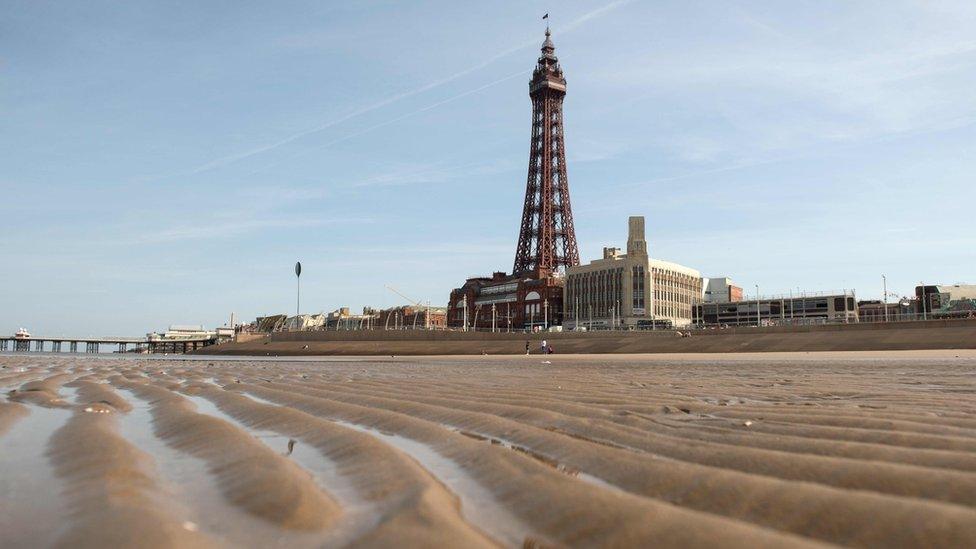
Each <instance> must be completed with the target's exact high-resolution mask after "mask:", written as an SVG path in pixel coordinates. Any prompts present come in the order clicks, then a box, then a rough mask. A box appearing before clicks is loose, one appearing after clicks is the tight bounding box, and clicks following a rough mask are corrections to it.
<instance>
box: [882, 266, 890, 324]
mask: <svg viewBox="0 0 976 549" xmlns="http://www.w3.org/2000/svg"><path fill="white" fill-rule="evenodd" d="M881 291H882V293H884V298H882V300H881V301H882V307H884V321H885V322H888V277H886V276H885V275H881Z"/></svg>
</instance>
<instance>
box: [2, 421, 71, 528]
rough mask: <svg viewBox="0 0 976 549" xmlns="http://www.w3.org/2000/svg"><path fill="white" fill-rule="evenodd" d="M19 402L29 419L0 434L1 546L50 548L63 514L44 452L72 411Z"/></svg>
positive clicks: (61, 525) (56, 485) (57, 487)
mask: <svg viewBox="0 0 976 549" xmlns="http://www.w3.org/2000/svg"><path fill="white" fill-rule="evenodd" d="M23 404H24V406H26V407H27V408H28V409H29V411H30V415H28V416H26V417H23V418H21V419H20V420H18V421H17V423H15V424H14V425H13V427H11V429H10V430H9V431H7V433H6V434H4V435H0V546H2V547H49V546H51V545H53V544H54V542H55V541H56V540H57V539H58V536H59V535H60V533H61V529H62V527H63V525H64V520H63V519H64V518H65V517H66V516H67V515H66V512H65V508H64V505H63V503H62V501H61V483H60V482H59V481H58V480H57V478H55V477H54V470H53V469H52V467H51V465H50V464H49V463H48V459H47V457H46V455H45V453H46V452H47V442H48V439H50V438H51V434H52V433H54V431H56V430H58V429H60V428H61V426H62V425H64V424H65V422H66V421H68V419H69V418H70V417H71V411H70V410H67V409H62V408H43V407H40V406H34V405H31V404H26V403H23Z"/></svg>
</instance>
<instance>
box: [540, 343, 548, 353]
mask: <svg viewBox="0 0 976 549" xmlns="http://www.w3.org/2000/svg"><path fill="white" fill-rule="evenodd" d="M548 347H549V346H548V345H546V340H544V339H543V340H542V347H541V348H540V349H539V352H540V353H542V354H546V349H547V348H548Z"/></svg>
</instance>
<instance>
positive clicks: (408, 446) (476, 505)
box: [332, 419, 534, 547]
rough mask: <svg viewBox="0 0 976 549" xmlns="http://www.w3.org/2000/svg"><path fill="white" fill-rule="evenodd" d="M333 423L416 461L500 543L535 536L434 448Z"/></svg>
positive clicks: (516, 542) (463, 512)
mask: <svg viewBox="0 0 976 549" xmlns="http://www.w3.org/2000/svg"><path fill="white" fill-rule="evenodd" d="M332 421H334V422H335V423H337V424H339V425H342V426H343V427H348V428H350V429H355V430H356V431H359V432H362V433H366V434H368V435H371V436H374V437H376V438H378V439H380V440H382V441H383V442H385V443H387V444H389V445H390V446H393V447H394V448H396V449H397V450H400V451H401V452H403V453H405V454H407V455H408V456H410V457H411V458H413V459H414V460H415V461H417V462H418V463H419V464H420V466H421V467H423V468H424V469H426V470H427V471H428V472H430V474H431V475H433V476H434V478H436V479H437V480H439V481H440V482H441V483H442V484H444V485H445V486H447V488H448V489H449V490H451V492H453V493H454V494H455V495H457V496H458V498H460V500H461V515H462V516H463V517H464V519H465V520H466V521H468V523H470V524H471V525H472V526H474V527H476V528H478V529H480V530H481V531H483V532H484V533H486V534H487V535H489V536H491V537H492V538H493V539H495V540H496V541H499V542H501V543H503V544H504V545H507V546H511V547H520V546H522V544H523V542H524V540H525V539H526V538H528V537H530V536H534V533H533V532H532V530H531V529H530V528H529V527H528V525H526V524H525V523H523V522H522V520H521V519H519V517H518V516H516V515H515V514H513V513H512V512H511V511H509V510H508V509H507V508H505V507H504V506H503V505H502V504H501V503H499V502H498V500H497V499H495V496H494V495H492V493H491V492H490V491H489V490H488V489H486V488H484V487H483V486H482V485H481V484H479V483H478V481H476V480H475V479H474V478H472V477H471V476H470V475H468V474H467V473H466V472H465V471H464V469H463V468H462V467H461V466H460V465H458V464H457V463H455V462H454V461H452V460H450V459H448V458H445V457H444V456H442V455H440V454H438V453H437V451H436V450H434V449H433V448H431V447H430V446H428V445H426V444H424V443H422V442H418V441H416V440H413V439H410V438H406V437H402V436H400V435H395V434H391V433H384V432H383V431H380V430H378V429H374V428H372V427H367V426H364V425H359V424H356V423H350V422H348V421H342V420H336V419H333V420H332Z"/></svg>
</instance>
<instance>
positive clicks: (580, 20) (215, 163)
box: [166, 0, 632, 177]
mask: <svg viewBox="0 0 976 549" xmlns="http://www.w3.org/2000/svg"><path fill="white" fill-rule="evenodd" d="M631 1H632V0H616V1H614V2H610V3H609V4H606V5H604V6H601V7H599V8H596V9H594V10H591V11H589V12H586V13H584V14H583V15H580V16H579V17H577V18H575V19H573V20H572V21H570V22H569V23H567V24H566V25H564V26H562V27H559V28H557V30H558V31H559V32H563V33H565V32H571V31H573V30H575V29H577V28H579V27H580V26H582V25H584V24H586V23H587V22H589V21H590V20H592V19H595V18H597V17H599V16H601V15H604V14H606V13H608V12H610V11H612V10H614V9H617V8H619V7H621V6H624V5H626V4H629V3H630V2H631ZM538 42H539V40H538V39H537V38H533V39H532V40H526V41H524V42H522V43H520V44H517V45H515V46H512V47H509V48H507V49H505V50H502V51H500V52H498V53H496V54H494V55H492V56H490V57H488V58H487V59H485V60H483V61H481V62H480V63H476V64H474V65H471V66H469V67H468V68H466V69H464V70H462V71H458V72H456V73H454V74H452V75H450V76H446V77H444V78H440V79H438V80H434V81H433V82H429V83H427V84H424V85H423V86H420V87H418V88H414V89H412V90H407V91H404V92H400V93H397V94H394V95H391V96H390V97H387V98H385V99H382V100H380V101H376V102H374V103H371V104H369V105H366V106H363V107H360V108H358V109H355V110H353V111H351V112H349V113H346V114H345V115H342V116H340V117H338V118H336V119H333V120H330V121H328V122H325V123H323V124H319V125H317V126H313V127H311V128H308V129H306V130H303V131H300V132H297V133H293V134H291V135H289V136H286V137H284V138H281V139H278V140H277V141H273V142H271V143H268V144H266V145H262V146H260V147H255V148H252V149H249V150H246V151H242V152H239V153H235V154H232V155H227V156H223V157H220V158H216V159H214V160H211V161H209V162H206V163H204V164H201V165H199V166H196V167H194V168H191V169H189V170H187V171H185V172H182V173H179V174H172V175H170V176H166V177H175V176H177V175H193V174H198V173H201V172H206V171H209V170H213V169H215V168H219V167H222V166H226V165H229V164H233V163H235V162H238V161H241V160H244V159H245V158H250V157H252V156H256V155H259V154H263V153H266V152H269V151H272V150H275V149H278V148H280V147H283V146H285V145H288V144H289V143H293V142H295V141H298V140H299V139H302V138H304V137H307V136H310V135H313V134H316V133H319V132H322V131H324V130H326V129H329V128H332V127H334V126H337V125H339V124H342V123H343V122H346V121H349V120H351V119H353V118H356V117H359V116H362V115H364V114H366V113H369V112H372V111H375V110H377V109H380V108H383V107H386V106H388V105H391V104H393V103H396V102H398V101H401V100H403V99H406V98H408V97H413V96H415V95H419V94H422V93H424V92H427V91H430V90H432V89H434V88H438V87H440V86H443V85H445V84H448V83H450V82H453V81H455V80H457V79H459V78H462V77H464V76H467V75H469V74H472V73H474V72H476V71H479V70H481V69H483V68H485V67H487V66H488V65H491V64H492V63H494V62H495V61H497V60H499V59H501V58H503V57H506V56H508V55H511V54H513V53H515V52H517V51H520V50H522V49H525V48H527V47H529V46H532V45H537V44H538ZM518 74H524V72H523V73H518ZM514 76H517V75H513V76H509V77H506V78H504V79H502V80H498V81H495V82H492V83H489V84H486V85H484V86H481V87H479V88H476V89H474V90H469V91H468V92H465V93H463V94H461V95H459V96H455V97H453V98H450V99H447V100H445V101H442V102H438V103H435V104H433V105H430V106H428V107H425V108H423V109H420V110H419V111H415V112H413V113H409V114H407V115H404V116H401V117H398V118H395V119H393V120H390V121H388V122H384V123H383V124H380V125H377V126H373V127H370V128H367V129H366V130H362V131H360V132H356V133H354V134H352V135H350V136H347V137H345V138H342V139H340V140H339V141H342V140H345V139H348V138H349V137H353V136H355V135H359V134H361V133H364V132H366V131H370V130H372V129H375V128H378V127H382V126H385V125H388V124H392V123H393V122H395V121H398V120H402V119H403V118H405V117H407V116H412V115H414V114H417V113H420V112H424V111H425V110H430V109H433V108H436V107H438V106H440V105H443V104H445V103H448V102H450V101H453V100H455V99H458V98H460V97H464V96H465V95H470V94H471V93H476V92H477V91H481V90H483V89H485V88H486V87H489V86H492V85H495V84H497V83H499V82H502V81H504V80H507V79H509V78H512V77H514ZM335 142H338V141H335ZM335 142H330V143H329V144H334V143H335Z"/></svg>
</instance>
